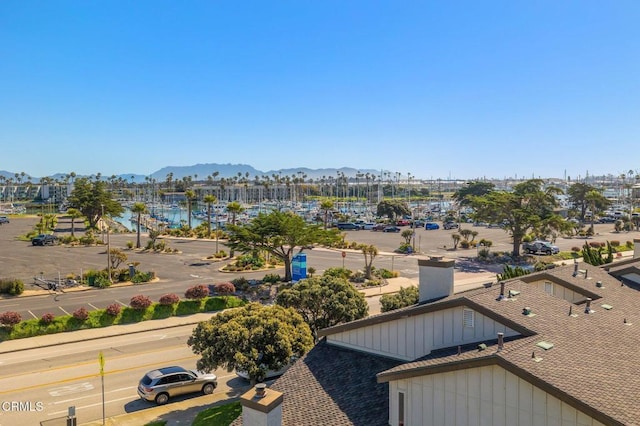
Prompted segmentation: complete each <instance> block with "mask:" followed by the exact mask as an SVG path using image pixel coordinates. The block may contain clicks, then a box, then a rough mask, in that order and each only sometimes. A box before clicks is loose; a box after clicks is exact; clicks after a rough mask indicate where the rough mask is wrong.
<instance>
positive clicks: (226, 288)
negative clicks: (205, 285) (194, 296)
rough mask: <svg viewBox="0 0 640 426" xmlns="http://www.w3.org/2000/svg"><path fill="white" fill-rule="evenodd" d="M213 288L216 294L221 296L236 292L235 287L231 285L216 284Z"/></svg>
mask: <svg viewBox="0 0 640 426" xmlns="http://www.w3.org/2000/svg"><path fill="white" fill-rule="evenodd" d="M214 288H215V290H216V293H218V294H221V295H227V294H232V293H235V292H236V286H234V285H233V284H231V283H218V284H216V285H215V287H214Z"/></svg>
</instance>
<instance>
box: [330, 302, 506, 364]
mask: <svg viewBox="0 0 640 426" xmlns="http://www.w3.org/2000/svg"><path fill="white" fill-rule="evenodd" d="M464 309H465V308H463V307H456V308H451V309H443V310H441V311H436V312H430V313H425V314H422V315H417V316H411V317H406V318H400V319H397V320H394V321H388V322H384V323H380V324H373V325H369V326H366V327H360V328H357V329H354V330H349V331H344V332H341V333H336V334H332V335H329V336H327V342H328V343H330V344H335V345H340V346H345V347H348V348H352V349H356V350H361V351H366V352H370V353H374V354H378V355H383V356H387V357H392V358H397V359H401V360H406V361H411V360H414V359H417V358H420V357H423V356H425V355H428V354H430V353H431V351H432V350H434V349H442V348H447V347H455V346H457V345H465V344H469V343H481V342H485V341H488V340H495V339H496V338H497V335H498V332H502V333H504V335H505V337H509V336H516V335H518V333H517V332H515V331H514V330H511V329H510V328H507V327H505V326H504V325H502V324H500V323H498V322H496V321H494V320H492V319H491V318H489V317H486V316H484V315H481V314H480V313H479V312H475V313H474V326H473V327H465V326H464V321H463V315H464V314H463V310H464ZM466 309H469V308H466Z"/></svg>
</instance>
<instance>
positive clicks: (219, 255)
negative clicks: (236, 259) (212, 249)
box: [213, 250, 227, 259]
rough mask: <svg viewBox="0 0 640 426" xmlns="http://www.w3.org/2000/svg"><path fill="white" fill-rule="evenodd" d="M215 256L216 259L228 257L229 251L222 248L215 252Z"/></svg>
mask: <svg viewBox="0 0 640 426" xmlns="http://www.w3.org/2000/svg"><path fill="white" fill-rule="evenodd" d="M213 256H214V257H215V258H216V259H222V258H225V257H227V252H226V251H224V250H220V251H219V252H217V253H215V254H214V255H213Z"/></svg>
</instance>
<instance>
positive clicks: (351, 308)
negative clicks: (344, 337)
mask: <svg viewBox="0 0 640 426" xmlns="http://www.w3.org/2000/svg"><path fill="white" fill-rule="evenodd" d="M276 303H277V304H278V305H280V306H284V307H286V308H293V309H295V310H296V311H297V312H298V313H299V314H300V315H302V318H304V321H305V322H306V323H307V324H309V327H310V328H311V332H312V333H313V337H314V339H317V336H318V331H319V330H321V329H323V328H327V327H331V326H334V325H338V324H341V323H345V322H349V321H354V320H357V319H360V318H364V317H366V316H367V314H368V312H369V306H368V305H367V302H366V301H365V299H364V295H362V294H361V293H360V292H358V291H357V290H356V289H355V287H353V285H351V283H349V282H348V281H347V280H345V279H341V278H335V277H330V276H322V277H317V278H307V279H305V280H301V281H300V282H298V283H296V284H295V285H294V286H293V287H291V288H288V289H285V290H282V291H281V292H280V293H278V296H277V297H276Z"/></svg>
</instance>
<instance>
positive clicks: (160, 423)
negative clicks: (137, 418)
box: [144, 420, 167, 426]
mask: <svg viewBox="0 0 640 426" xmlns="http://www.w3.org/2000/svg"><path fill="white" fill-rule="evenodd" d="M166 424H167V421H166V420H154V421H152V422H149V423H147V424H145V425H144V426H165V425H166Z"/></svg>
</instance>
